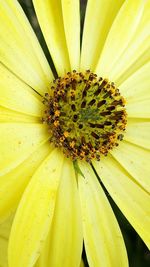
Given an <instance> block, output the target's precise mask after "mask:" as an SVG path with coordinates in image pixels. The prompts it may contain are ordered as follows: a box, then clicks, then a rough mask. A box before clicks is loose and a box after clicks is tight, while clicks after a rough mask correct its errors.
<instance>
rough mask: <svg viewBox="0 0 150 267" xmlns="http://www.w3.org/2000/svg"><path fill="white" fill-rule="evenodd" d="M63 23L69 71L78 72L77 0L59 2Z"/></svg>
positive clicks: (78, 12)
mask: <svg viewBox="0 0 150 267" xmlns="http://www.w3.org/2000/svg"><path fill="white" fill-rule="evenodd" d="M61 3H62V14H63V23H64V29H65V36H66V42H67V48H68V53H69V60H70V66H71V70H74V69H75V70H79V62H80V6H79V1H78V0H70V1H68V0H61Z"/></svg>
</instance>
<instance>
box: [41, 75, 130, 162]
mask: <svg viewBox="0 0 150 267" xmlns="http://www.w3.org/2000/svg"><path fill="white" fill-rule="evenodd" d="M43 103H44V105H45V113H44V115H43V118H42V121H43V123H47V125H48V128H49V133H50V142H52V143H53V144H54V145H55V146H56V147H59V148H60V149H61V150H62V151H63V153H64V154H65V155H66V157H69V158H71V159H72V160H77V159H79V160H85V161H87V162H91V161H92V159H96V160H100V158H101V156H102V155H104V156H107V154H108V152H109V150H111V149H113V147H115V146H118V145H119V142H120V141H121V140H123V136H124V135H123V132H124V131H125V127H126V123H127V121H126V117H127V114H126V109H125V103H126V102H125V99H124V98H123V97H122V96H121V94H120V92H119V89H118V88H117V87H116V86H115V84H114V83H113V82H110V81H109V80H108V79H105V78H102V77H97V75H96V74H94V73H92V72H91V71H90V70H87V71H85V72H83V73H82V72H76V71H75V70H74V71H73V72H68V73H67V74H66V75H65V76H64V77H62V78H60V77H59V78H57V79H55V80H54V81H53V83H52V84H51V88H50V93H49V94H48V93H46V94H45V97H44V99H43Z"/></svg>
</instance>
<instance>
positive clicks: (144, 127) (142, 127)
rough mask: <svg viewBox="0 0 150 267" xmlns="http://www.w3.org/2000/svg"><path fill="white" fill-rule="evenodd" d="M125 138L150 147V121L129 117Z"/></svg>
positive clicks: (146, 147)
mask: <svg viewBox="0 0 150 267" xmlns="http://www.w3.org/2000/svg"><path fill="white" fill-rule="evenodd" d="M124 139H125V140H127V141H129V142H131V143H133V144H136V145H138V146H141V147H143V148H145V149H150V121H148V120H147V121H146V120H140V119H128V123H127V127H126V132H125V135H124Z"/></svg>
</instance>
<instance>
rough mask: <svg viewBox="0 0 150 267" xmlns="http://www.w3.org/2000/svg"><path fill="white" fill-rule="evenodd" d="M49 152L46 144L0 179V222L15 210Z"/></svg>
mask: <svg viewBox="0 0 150 267" xmlns="http://www.w3.org/2000/svg"><path fill="white" fill-rule="evenodd" d="M50 151H51V146H50V144H49V143H48V142H47V143H46V144H44V145H43V146H40V147H39V148H38V150H36V151H35V152H34V153H33V154H32V155H31V156H30V157H29V158H28V159H26V160H25V161H24V162H23V163H22V164H20V165H19V166H17V168H15V169H13V170H12V171H11V172H9V173H7V174H5V175H4V176H2V177H0V203H1V205H0V221H1V220H4V219H5V218H6V217H8V216H9V215H10V214H11V213H12V212H13V211H14V210H15V209H16V207H17V206H18V203H19V201H20V199H21V197H22V194H23V192H24V190H25V188H26V186H27V185H28V182H29V181H30V179H31V177H32V175H33V174H34V172H35V171H36V169H37V168H38V166H40V164H41V162H42V161H43V160H44V158H45V157H46V156H47V155H48V153H50Z"/></svg>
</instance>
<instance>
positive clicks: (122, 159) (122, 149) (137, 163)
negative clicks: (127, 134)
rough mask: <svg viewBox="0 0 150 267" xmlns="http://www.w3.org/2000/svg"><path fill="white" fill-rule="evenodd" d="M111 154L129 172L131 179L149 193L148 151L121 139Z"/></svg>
mask: <svg viewBox="0 0 150 267" xmlns="http://www.w3.org/2000/svg"><path fill="white" fill-rule="evenodd" d="M111 154H112V155H113V156H114V157H115V158H116V160H117V161H118V162H119V163H120V164H121V165H122V166H123V167H124V168H125V169H126V170H127V172H129V173H130V174H131V175H132V177H133V179H135V181H136V182H137V183H138V184H139V185H141V186H142V187H143V188H144V189H145V190H146V191H148V192H149V193H150V171H149V162H150V153H149V151H147V150H145V149H143V148H140V147H138V146H136V145H133V144H131V143H128V142H126V141H123V142H122V143H120V144H119V147H116V148H114V149H113V150H112V151H111Z"/></svg>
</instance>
